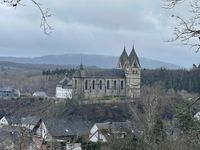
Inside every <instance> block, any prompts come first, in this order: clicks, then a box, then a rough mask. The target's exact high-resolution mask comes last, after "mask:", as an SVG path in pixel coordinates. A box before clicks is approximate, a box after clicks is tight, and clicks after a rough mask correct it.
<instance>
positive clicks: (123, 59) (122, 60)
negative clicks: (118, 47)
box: [119, 47, 129, 66]
mask: <svg viewBox="0 0 200 150" xmlns="http://www.w3.org/2000/svg"><path fill="white" fill-rule="evenodd" d="M128 59H129V58H128V54H127V52H126V48H125V47H124V50H123V52H122V54H121V56H120V57H119V62H120V63H121V65H122V66H124V64H125V63H126V62H127V61H128Z"/></svg>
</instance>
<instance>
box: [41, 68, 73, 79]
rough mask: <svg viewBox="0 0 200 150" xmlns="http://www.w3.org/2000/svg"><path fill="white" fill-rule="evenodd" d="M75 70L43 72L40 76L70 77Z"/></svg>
mask: <svg viewBox="0 0 200 150" xmlns="http://www.w3.org/2000/svg"><path fill="white" fill-rule="evenodd" d="M75 71H76V69H74V68H72V69H55V70H50V69H48V70H43V71H42V75H67V76H69V77H71V76H72V75H73V74H74V73H75Z"/></svg>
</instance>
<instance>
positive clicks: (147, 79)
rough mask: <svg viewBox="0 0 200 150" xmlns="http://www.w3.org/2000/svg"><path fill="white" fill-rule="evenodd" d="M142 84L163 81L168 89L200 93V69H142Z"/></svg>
mask: <svg viewBox="0 0 200 150" xmlns="http://www.w3.org/2000/svg"><path fill="white" fill-rule="evenodd" d="M141 76H142V77H141V78H142V79H141V82H142V85H153V84H154V83H156V82H162V83H163V84H164V87H165V88H166V89H174V90H186V91H188V92H195V93H200V69H199V68H198V69H191V70H185V69H178V70H168V69H163V68H161V69H156V70H149V69H143V70H142V75H141Z"/></svg>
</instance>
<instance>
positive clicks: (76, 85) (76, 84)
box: [75, 80, 78, 89]
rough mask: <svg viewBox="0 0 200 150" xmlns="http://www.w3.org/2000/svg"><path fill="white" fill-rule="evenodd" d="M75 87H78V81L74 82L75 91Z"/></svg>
mask: <svg viewBox="0 0 200 150" xmlns="http://www.w3.org/2000/svg"><path fill="white" fill-rule="evenodd" d="M77 87H78V81H77V80H75V89H77Z"/></svg>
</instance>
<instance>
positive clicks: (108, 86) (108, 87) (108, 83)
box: [107, 80, 110, 89]
mask: <svg viewBox="0 0 200 150" xmlns="http://www.w3.org/2000/svg"><path fill="white" fill-rule="evenodd" d="M107 89H110V81H109V80H107Z"/></svg>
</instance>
